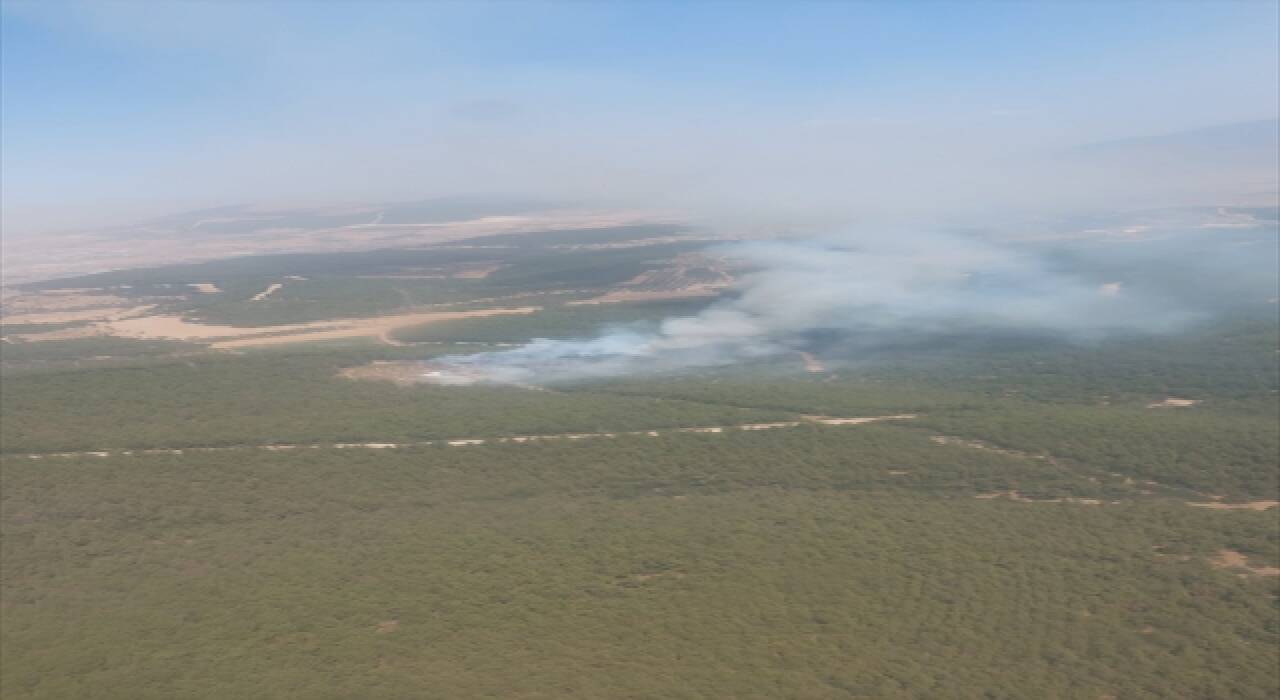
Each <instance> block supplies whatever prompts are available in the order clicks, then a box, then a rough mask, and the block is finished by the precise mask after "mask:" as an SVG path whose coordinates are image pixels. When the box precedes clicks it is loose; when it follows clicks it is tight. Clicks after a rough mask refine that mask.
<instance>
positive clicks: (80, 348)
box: [0, 336, 201, 370]
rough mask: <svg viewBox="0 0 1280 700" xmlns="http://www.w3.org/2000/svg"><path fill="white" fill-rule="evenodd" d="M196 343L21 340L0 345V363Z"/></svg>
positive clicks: (149, 351)
mask: <svg viewBox="0 0 1280 700" xmlns="http://www.w3.org/2000/svg"><path fill="white" fill-rule="evenodd" d="M200 350H201V347H200V346H197V345H192V344H190V343H180V342H171V341H166V340H137V339H134V338H116V337H112V336H94V337H89V338H77V339H74V340H59V341H40V342H23V341H15V342H12V343H5V344H3V345H0V367H3V368H4V369H6V370H8V369H15V368H16V369H38V368H40V367H42V366H48V365H53V366H62V367H67V366H73V365H68V364H67V363H66V361H68V360H93V359H106V358H122V357H160V356H168V355H174V354H190V353H194V352H199V351H200Z"/></svg>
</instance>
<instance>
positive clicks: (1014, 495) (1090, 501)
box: [974, 491, 1103, 506]
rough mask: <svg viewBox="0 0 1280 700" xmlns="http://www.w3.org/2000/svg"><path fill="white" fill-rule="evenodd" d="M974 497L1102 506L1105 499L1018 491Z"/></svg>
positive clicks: (1020, 501)
mask: <svg viewBox="0 0 1280 700" xmlns="http://www.w3.org/2000/svg"><path fill="white" fill-rule="evenodd" d="M974 498H978V499H981V500H984V501H990V500H994V499H997V498H1004V499H1008V500H1010V501H1017V502H1019V503H1079V504H1081V505H1086V506H1100V505H1102V504H1103V501H1100V500H1098V499H1096V498H1075V497H1074V496H1064V497H1062V498H1027V497H1026V496H1023V495H1022V494H1020V493H1018V492H1017V491H997V492H995V493H980V494H978V495H977V496H974Z"/></svg>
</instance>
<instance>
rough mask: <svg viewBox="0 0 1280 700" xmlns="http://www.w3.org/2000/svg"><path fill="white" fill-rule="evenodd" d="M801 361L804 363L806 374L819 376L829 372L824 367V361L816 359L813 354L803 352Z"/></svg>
mask: <svg viewBox="0 0 1280 700" xmlns="http://www.w3.org/2000/svg"><path fill="white" fill-rule="evenodd" d="M800 359H801V360H803V361H804V371H806V372H812V373H814V374H817V373H819V372H825V371H827V368H826V365H823V364H822V361H821V360H819V359H818V358H816V357H814V356H813V354H812V353H807V352H802V353H800Z"/></svg>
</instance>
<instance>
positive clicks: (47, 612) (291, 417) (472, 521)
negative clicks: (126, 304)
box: [0, 229, 1280, 700]
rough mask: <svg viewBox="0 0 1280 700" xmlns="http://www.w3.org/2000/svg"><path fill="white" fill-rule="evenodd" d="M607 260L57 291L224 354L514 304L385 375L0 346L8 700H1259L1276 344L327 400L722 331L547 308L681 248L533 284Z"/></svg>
mask: <svg viewBox="0 0 1280 700" xmlns="http://www.w3.org/2000/svg"><path fill="white" fill-rule="evenodd" d="M675 233H676V232H674V231H669V230H666V229H657V230H650V229H643V230H633V229H626V230H619V231H613V232H612V233H610V234H606V235H604V237H605V238H606V239H608V240H611V241H613V242H622V243H626V242H630V241H633V240H634V239H636V238H648V237H658V238H661V237H665V236H669V235H674V234H675ZM592 235H594V236H597V238H592V237H591V236H592ZM601 235H602V234H600V232H595V233H594V234H591V235H586V234H579V233H573V232H549V233H547V234H546V235H545V236H544V237H543V238H542V239H538V238H531V239H529V240H524V241H521V240H515V239H504V238H501V237H496V238H495V239H494V240H491V241H488V242H487V243H486V245H492V246H504V247H495V248H489V247H485V248H476V249H447V248H443V247H442V248H441V249H440V250H434V251H429V252H413V253H407V252H405V251H375V252H372V253H360V254H347V255H344V256H327V255H316V256H271V258H270V259H267V258H245V259H241V260H233V261H221V262H216V263H207V264H202V265H195V266H175V267H173V268H159V269H155V270H143V271H133V272H132V273H124V272H120V273H108V274H106V275H103V276H99V277H96V278H92V279H82V280H79V281H76V282H75V284H86V285H89V284H103V285H105V284H114V285H125V286H126V287H127V288H125V289H122V290H120V293H122V294H133V295H135V296H134V297H131V298H134V299H137V300H138V301H140V302H143V301H145V302H147V303H157V304H160V309H161V310H166V311H174V312H179V313H184V314H187V315H188V318H191V319H203V320H207V321H220V322H228V323H230V322H234V323H241V324H245V325H262V324H273V323H282V322H292V321H299V320H308V319H312V318H319V317H331V315H334V314H353V315H360V314H376V313H382V312H383V311H386V310H391V309H398V308H403V307H404V306H405V305H406V304H409V305H421V304H434V303H439V304H458V305H460V306H463V307H468V306H482V305H485V304H492V303H494V302H492V301H485V300H486V299H492V298H495V297H499V296H502V295H504V294H521V295H526V296H522V297H521V298H522V299H526V300H536V303H537V304H538V305H539V306H541V307H542V309H541V310H540V311H538V312H536V313H532V314H529V315H528V316H507V317H486V318H474V319H461V320H457V321H448V322H440V323H435V324H427V325H423V326H420V327H415V328H404V329H401V330H399V331H398V332H397V333H396V335H395V338H394V340H395V343H397V344H391V343H385V342H383V343H378V342H374V341H373V340H372V339H368V340H341V341H333V342H315V343H303V344H294V345H281V346H277V347H270V348H263V349H257V350H243V351H235V352H226V351H217V350H212V349H210V348H209V347H208V346H205V345H202V344H200V343H197V342H177V341H144V340H134V339H127V338H114V337H106V336H97V337H87V338H79V339H71V340H60V341H41V342H27V341H23V340H16V341H12V342H6V343H4V344H3V345H2V346H0V379H2V380H3V391H0V415H3V420H2V421H0V535H2V537H0V557H2V558H3V561H4V566H3V567H0V601H2V603H3V605H2V606H0V616H2V622H3V624H0V665H2V666H3V668H4V669H5V673H4V674H3V675H2V681H0V695H2V696H3V697H5V698H6V699H7V698H32V699H39V698H48V699H56V698H104V699H114V698H130V700H133V699H145V698H157V699H160V698H165V699H168V698H174V697H182V698H205V697H207V698H224V697H299V698H404V697H429V698H434V697H438V698H458V697H531V698H532V697H555V698H600V697H670V698H690V699H693V698H723V697H735V698H777V697H795V698H851V697H852V698H857V697H865V698H895V697H900V698H918V697H938V698H951V697H954V698H1008V699H1010V700H1014V699H1022V698H1029V697H1036V698H1039V697H1045V698H1051V697H1052V698H1080V699H1082V700H1085V699H1088V700H1096V699H1097V698H1101V697H1115V698H1152V699H1154V698H1178V697H1182V698H1220V697H1223V698H1225V697H1231V698H1271V697H1274V691H1275V689H1276V688H1277V685H1278V684H1280V671H1278V670H1277V668H1278V667H1277V664H1276V663H1275V659H1276V657H1275V649H1276V648H1277V644H1280V616H1278V612H1277V608H1276V603H1275V601H1276V600H1277V596H1278V595H1280V586H1278V582H1280V579H1278V578H1277V577H1276V576H1274V575H1272V574H1273V573H1274V572H1275V570H1276V567H1280V528H1277V523H1276V517H1277V509H1276V508H1274V507H1273V508H1270V509H1267V508H1266V507H1265V506H1266V504H1265V502H1266V501H1269V500H1274V499H1275V498H1276V493H1277V491H1278V490H1280V480H1278V470H1277V462H1278V459H1280V437H1278V431H1277V429H1276V425H1277V420H1278V419H1280V404H1278V403H1277V392H1280V368H1278V367H1277V364H1276V354H1275V348H1276V347H1277V346H1278V345H1280V333H1278V332H1277V327H1276V324H1275V321H1274V307H1272V306H1267V307H1259V306H1258V305H1257V304H1251V303H1243V302H1242V303H1239V304H1236V305H1235V306H1233V307H1231V309H1230V311H1229V312H1223V313H1218V314H1214V315H1213V316H1212V317H1211V318H1206V319H1204V320H1201V321H1198V322H1196V323H1191V324H1188V325H1187V326H1186V327H1185V328H1182V329H1180V330H1179V331H1177V332H1174V333H1164V334H1160V335H1139V334H1128V335H1120V334H1117V335H1113V336H1111V337H1108V338H1106V339H1098V340H1079V339H1071V338H1062V337H1053V336H1049V335H1044V334H1032V333H1021V334H1017V333H1007V332H1006V333H994V332H986V331H984V332H975V333H969V334H959V333H957V334H952V335H946V336H929V337H919V338H912V337H903V338H899V339H897V340H895V342H894V343H891V344H884V345H880V346H871V345H868V344H866V343H863V342H861V341H860V340H859V339H857V338H852V337H848V336H841V335H839V334H835V333H825V334H815V335H814V336H813V337H810V338H808V339H807V342H808V343H809V344H808V345H798V346H797V347H796V348H795V352H786V353H780V354H777V355H775V356H770V357H766V358H762V359H760V360H758V361H752V362H746V363H742V364H739V365H737V366H731V367H710V368H702V369H692V370H684V371H681V372H679V373H667V374H661V373H659V374H654V375H649V376H632V377H623V378H615V379H609V380H595V381H581V382H576V383H564V384H557V385H553V386H546V387H538V388H531V387H522V386H501V385H477V386H438V385H430V384H403V383H401V384H397V383H392V382H390V381H374V380H368V379H353V378H351V376H349V374H348V373H347V371H348V370H351V369H352V368H361V367H367V366H370V363H374V362H378V361H398V362H404V361H417V360H430V359H431V358H432V357H435V356H438V355H445V354H453V353H468V352H477V351H482V350H485V349H492V348H493V347H494V346H493V344H495V343H502V344H505V343H513V342H521V341H524V340H528V339H530V338H534V337H558V338H571V337H588V336H591V335H592V334H595V333H597V332H599V331H600V329H602V328H606V327H609V326H611V325H614V324H641V325H643V324H653V323H655V322H657V321H659V320H660V319H663V318H667V317H671V316H682V315H692V314H696V313H698V312H699V311H700V310H702V309H704V308H706V307H707V305H708V304H712V303H714V299H713V298H711V297H700V298H689V299H667V300H649V301H633V302H627V303H615V304H570V303H568V302H570V301H575V300H583V299H586V298H590V297H592V296H595V295H598V294H600V293H602V292H603V291H605V290H609V289H616V288H617V285H619V284H620V283H622V282H625V281H627V280H629V279H632V278H633V277H634V276H635V275H637V274H640V273H642V272H644V271H646V270H650V269H654V266H655V265H663V264H668V262H669V261H670V259H671V256H673V255H679V254H681V253H683V252H687V251H688V250H691V249H695V246H697V245H700V244H695V243H689V244H687V245H686V244H683V243H660V244H657V245H645V246H637V247H632V248H627V247H623V248H605V249H587V250H578V249H562V248H560V247H558V246H577V245H580V244H582V243H584V242H586V241H590V240H597V241H598V240H600V239H599V238H598V237H599V236H601ZM610 236H612V238H610ZM415 256H417V257H415ZM495 256H501V263H500V264H497V263H494V261H495V260H497V259H498V258H497V257H495ZM344 258H345V259H346V261H345V263H344V262H343V260H344ZM480 263H483V264H484V265H487V266H488V267H486V270H487V276H485V277H470V278H469V277H449V276H448V275H443V274H437V273H441V271H448V270H456V269H464V270H471V269H474V268H473V267H466V266H470V265H475V264H480ZM344 265H347V266H345V267H344ZM495 265H496V266H495ZM451 266H463V267H461V268H458V267H451ZM490 267H491V268H493V269H489V268H490ZM406 270H407V271H406ZM288 275H293V276H296V277H305V278H306V279H291V280H290V281H289V282H288V283H287V284H285V285H284V286H283V287H282V288H281V289H279V290H278V291H277V292H275V293H274V294H272V295H271V296H270V297H268V298H267V299H265V300H262V301H258V302H253V301H250V300H251V297H252V296H253V295H255V294H257V293H259V292H261V291H262V290H263V288H264V287H265V286H266V285H267V284H268V283H270V282H271V281H272V280H278V279H282V278H285V277H287V276H288ZM402 275H408V276H409V278H408V279H405V278H401V276H402ZM413 275H419V277H413ZM205 280H208V281H210V282H211V283H215V284H217V285H218V288H219V289H220V290H221V291H220V292H219V293H216V294H194V293H185V294H184V295H177V294H176V293H175V291H174V290H175V289H176V285H186V284H189V283H191V282H193V281H205ZM59 284H61V285H63V286H70V285H71V282H68V281H62V282H60V283H59ZM164 285H170V286H169V287H166V286H164ZM565 290H569V291H568V293H561V292H564V291H565ZM166 295H167V297H169V298H167V300H166V299H165V298H163V297H166ZM530 303H534V302H530ZM31 330H32V328H31V327H30V326H19V327H13V326H6V328H5V333H6V338H9V335H8V334H11V333H25V332H30V331H31ZM45 330H51V329H48V328H46V329H45ZM801 352H808V353H810V356H811V357H812V358H813V361H814V362H816V363H817V364H818V367H816V368H815V367H813V366H812V364H813V362H810V361H809V360H807V359H805V358H804V357H803V356H802V355H801V354H800V353H801ZM1169 399H1175V400H1176V401H1175V402H1174V403H1172V404H1171V403H1168V400H1169ZM884 416H893V417H894V418H892V419H888V420H882V421H879V422H869V423H851V424H843V425H842V424H832V423H822V422H820V421H822V420H825V419H831V418H876V417H884ZM773 424H780V425H773ZM761 425H764V426H766V427H765V428H761V427H760V426H761ZM742 426H747V427H753V426H754V427H755V429H742ZM717 428H718V429H719V430H715V429H717ZM695 429H707V430H705V431H704V432H693V430H695ZM531 435H533V436H544V437H543V438H542V439H539V440H525V441H514V440H512V439H511V438H519V437H525V436H531ZM545 436H552V437H545ZM557 436H558V437H557ZM504 440H505V441H504ZM451 443H452V444H451ZM1259 502H1263V503H1259ZM1193 504H1195V505H1193ZM1251 504H1252V505H1251ZM1208 506H1213V507H1208Z"/></svg>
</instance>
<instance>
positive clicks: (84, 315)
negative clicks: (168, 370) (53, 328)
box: [4, 304, 155, 324]
mask: <svg viewBox="0 0 1280 700" xmlns="http://www.w3.org/2000/svg"><path fill="white" fill-rule="evenodd" d="M153 308H155V305H154V304H145V305H142V306H108V307H104V308H99V309H82V310H79V311H50V312H47V313H20V314H14V315H12V316H5V317H4V322H5V323H14V324H19V323H21V324H28V323H31V324H41V323H74V322H77V321H117V320H120V319H125V318H129V317H131V316H138V315H140V314H144V313H146V312H148V311H150V310H151V309H153Z"/></svg>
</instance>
